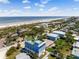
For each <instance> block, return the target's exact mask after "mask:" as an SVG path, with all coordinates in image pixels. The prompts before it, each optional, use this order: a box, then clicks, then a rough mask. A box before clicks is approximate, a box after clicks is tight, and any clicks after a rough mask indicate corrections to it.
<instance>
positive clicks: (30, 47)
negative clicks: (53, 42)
mask: <svg viewBox="0 0 79 59" xmlns="http://www.w3.org/2000/svg"><path fill="white" fill-rule="evenodd" d="M45 48H46V45H45V42H42V41H40V40H36V41H26V42H25V52H27V53H28V54H29V53H32V54H37V56H38V57H40V56H41V55H42V54H43V53H44V52H45Z"/></svg>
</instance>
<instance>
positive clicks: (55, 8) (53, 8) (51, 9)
mask: <svg viewBox="0 0 79 59" xmlns="http://www.w3.org/2000/svg"><path fill="white" fill-rule="evenodd" d="M56 10H58V8H57V7H52V8H50V9H48V11H50V12H51V11H56Z"/></svg>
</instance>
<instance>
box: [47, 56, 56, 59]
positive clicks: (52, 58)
mask: <svg viewBox="0 0 79 59" xmlns="http://www.w3.org/2000/svg"><path fill="white" fill-rule="evenodd" d="M48 59H56V58H55V57H52V56H49V57H48Z"/></svg>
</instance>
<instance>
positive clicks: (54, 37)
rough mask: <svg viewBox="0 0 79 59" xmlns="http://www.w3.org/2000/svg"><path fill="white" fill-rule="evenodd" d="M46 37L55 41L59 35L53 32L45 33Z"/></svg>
mask: <svg viewBox="0 0 79 59" xmlns="http://www.w3.org/2000/svg"><path fill="white" fill-rule="evenodd" d="M47 38H48V39H49V40H52V41H55V40H57V39H58V38H59V35H58V34H53V33H47Z"/></svg>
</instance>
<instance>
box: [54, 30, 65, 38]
mask: <svg viewBox="0 0 79 59" xmlns="http://www.w3.org/2000/svg"><path fill="white" fill-rule="evenodd" d="M53 33H54V34H58V35H59V37H65V32H63V31H53Z"/></svg>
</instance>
